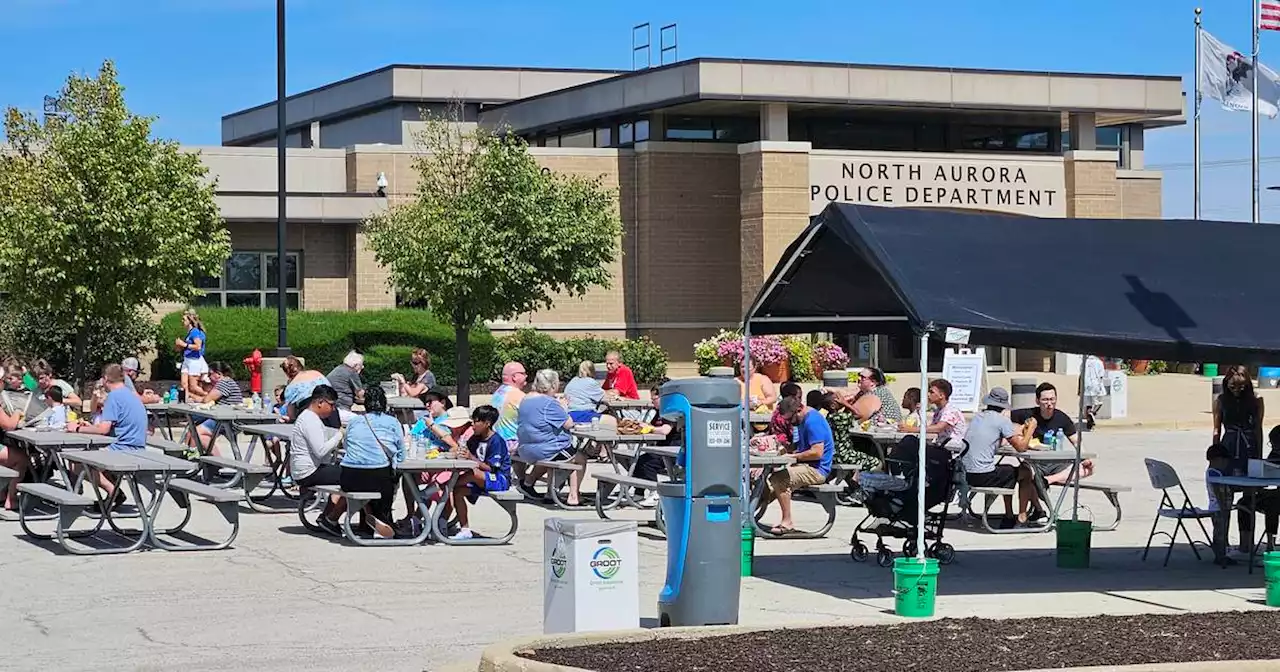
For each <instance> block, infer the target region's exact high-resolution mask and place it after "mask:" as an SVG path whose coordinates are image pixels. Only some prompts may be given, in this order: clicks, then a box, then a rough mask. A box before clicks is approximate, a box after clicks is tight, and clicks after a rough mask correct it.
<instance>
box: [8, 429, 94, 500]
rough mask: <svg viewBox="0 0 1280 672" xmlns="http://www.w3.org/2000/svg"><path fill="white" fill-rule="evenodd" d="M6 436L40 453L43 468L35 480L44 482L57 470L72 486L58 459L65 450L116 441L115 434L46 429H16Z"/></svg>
mask: <svg viewBox="0 0 1280 672" xmlns="http://www.w3.org/2000/svg"><path fill="white" fill-rule="evenodd" d="M5 436H8V437H9V438H10V439H12V440H13V441H14V442H16V443H18V444H20V445H22V446H26V447H27V448H30V449H32V450H33V451H38V452H39V453H40V455H41V460H40V462H41V470H40V472H39V473H37V474H36V475H35V476H36V477H35V482H37V483H44V482H45V481H47V480H49V479H50V478H51V477H52V476H53V473H54V471H55V470H56V471H57V472H58V475H59V476H61V477H62V479H63V483H64V484H66V486H67V487H70V486H71V480H70V478H68V476H67V471H66V469H65V467H64V466H63V464H62V462H61V460H59V459H58V456H59V455H60V454H61V453H62V452H63V451H65V450H68V449H73V450H89V449H91V448H101V447H103V446H109V445H111V444H113V443H115V441H116V439H115V437H114V436H103V435H101V434H81V433H80V432H63V431H45V430H42V429H16V430H14V431H12V432H8V433H6V434H5ZM30 453H31V451H28V454H30Z"/></svg>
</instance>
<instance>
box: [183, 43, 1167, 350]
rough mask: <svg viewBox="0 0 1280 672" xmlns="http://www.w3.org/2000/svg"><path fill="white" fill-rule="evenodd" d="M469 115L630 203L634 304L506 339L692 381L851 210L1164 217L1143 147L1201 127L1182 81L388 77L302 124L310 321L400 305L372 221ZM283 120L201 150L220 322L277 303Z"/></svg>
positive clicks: (618, 291) (421, 72)
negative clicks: (575, 342) (633, 356)
mask: <svg viewBox="0 0 1280 672" xmlns="http://www.w3.org/2000/svg"><path fill="white" fill-rule="evenodd" d="M450 102H460V103H461V104H462V105H463V110H464V115H465V116H464V119H465V122H466V123H476V124H480V125H482V126H486V127H496V126H499V125H504V126H507V127H509V128H511V129H512V130H514V131H515V132H517V133H519V134H520V135H522V136H523V137H525V138H527V139H528V141H529V143H530V145H531V148H532V152H533V154H534V155H535V156H536V157H537V158H538V160H539V161H540V162H541V163H542V164H543V165H544V166H546V167H547V168H549V169H551V170H554V171H558V172H565V173H578V174H584V175H602V176H604V179H605V181H606V183H607V184H608V185H609V186H610V187H612V188H614V189H616V190H617V192H618V196H619V207H620V209H621V213H620V214H621V218H622V221H623V224H624V235H623V237H622V240H621V241H620V243H619V244H620V245H621V250H622V255H621V260H620V261H619V262H618V263H617V264H616V266H615V267H614V268H613V275H614V282H613V286H612V287H611V288H610V289H608V290H597V291H594V292H592V293H591V294H590V295H589V296H587V297H584V298H582V299H573V300H570V299H565V300H562V301H559V302H558V303H557V305H556V306H555V308H554V309H552V310H548V311H541V312H538V313H535V314H531V315H526V316H522V317H521V318H520V319H518V320H516V321H513V322H511V323H497V324H493V325H492V327H493V328H494V329H495V330H497V331H502V330H506V329H513V328H515V327H517V326H520V325H530V326H535V327H537V328H539V329H543V330H546V331H549V332H553V333H559V334H563V335H570V334H581V333H594V334H599V335H608V336H621V335H637V334H647V335H649V336H651V337H652V338H654V339H655V340H656V341H658V342H660V343H662V344H663V345H665V346H666V347H667V348H668V349H669V351H670V352H671V354H672V358H673V359H675V360H688V359H691V357H692V350H691V344H692V343H693V342H694V341H696V340H698V339H700V338H702V337H704V336H706V335H707V334H711V333H714V332H715V331H717V330H718V329H720V328H724V327H732V326H734V325H736V324H738V322H739V321H740V320H741V316H742V312H743V309H744V306H745V305H746V303H747V302H748V301H749V300H750V299H751V298H753V297H754V295H755V293H756V291H757V290H758V289H759V286H760V284H761V282H762V281H763V279H764V277H765V275H766V274H767V273H768V272H769V271H770V269H771V268H772V267H773V264H774V263H775V262H776V260H777V258H778V256H779V255H780V254H781V252H782V250H783V249H784V248H785V247H786V245H787V244H788V243H789V242H790V241H791V240H792V239H793V238H794V236H795V235H796V234H797V233H798V232H799V231H800V230H801V229H802V228H803V227H804V226H805V224H806V223H807V221H808V217H809V216H810V215H812V214H814V213H816V212H818V211H819V210H821V209H822V207H823V206H824V205H825V204H826V203H827V202H828V201H830V200H845V201H853V202H860V203H872V204H887V205H895V206H907V207H946V208H974V209H982V210H991V211H999V212H1008V213H1012V214H1021V215H1035V216H1042V217H1110V218H1158V217H1160V200H1161V179H1160V177H1161V176H1160V174H1159V173H1158V172H1154V171H1149V170H1146V169H1145V168H1144V162H1143V139H1144V135H1145V133H1146V131H1147V129H1153V128H1160V127H1165V126H1173V125H1181V124H1183V123H1185V118H1184V116H1183V110H1184V96H1183V93H1182V83H1181V80H1180V79H1179V78H1178V77H1159V76H1151V77H1149V76H1131V75H1100V74H1094V75H1087V74H1070V73H1045V72H1016V71H989V70H981V71H980V70H958V69H951V68H922V67H896V66H874V65H851V64H839V63H797V62H782V61H741V60H724V59H694V60H689V61H681V62H678V63H674V64H671V65H666V66H663V67H657V68H651V69H647V70H639V71H633V72H616V71H599V70H544V69H531V68H479V67H437V66H406V65H393V66H388V67H385V68H382V69H380V70H376V71H373V72H369V73H366V74H362V75H358V76H356V77H353V78H350V79H347V80H343V81H340V82H336V83H333V84H330V85H327V86H324V87H321V88H319V89H315V90H312V91H307V92H304V93H300V94H297V95H295V96H292V97H291V98H290V99H289V101H288V103H287V105H286V107H287V109H286V116H287V119H288V144H289V146H290V147H291V149H290V151H289V155H288V163H289V173H288V181H289V183H288V185H287V189H288V193H289V221H290V224H289V229H288V235H289V244H288V247H289V250H290V252H289V256H288V260H287V261H288V263H289V264H290V268H291V269H292V270H291V271H290V282H289V287H288V288H289V290H290V291H291V295H290V302H291V303H295V302H296V304H297V305H299V306H300V307H302V308H303V309H308V310H356V309H368V308H382V307H389V306H393V305H395V302H396V299H395V295H394V292H393V290H392V289H391V288H389V287H388V286H387V275H386V273H385V272H384V271H383V270H382V269H380V268H378V266H377V264H376V263H375V262H374V260H373V258H372V254H371V253H370V252H369V251H368V250H367V249H366V248H365V245H364V241H363V238H362V235H361V234H360V232H359V230H358V223H359V221H360V220H361V219H362V218H363V217H365V216H367V215H368V214H370V213H372V212H375V211H377V210H378V209H380V208H384V207H386V205H387V202H388V201H389V200H390V201H394V200H395V199H397V198H403V197H407V196H409V195H410V194H411V193H412V191H413V188H414V174H413V171H412V169H411V168H410V162H411V159H412V157H413V155H414V152H415V151H416V150H415V148H414V147H413V144H414V143H413V133H414V130H415V128H417V127H418V126H419V125H420V124H421V123H422V118H423V117H422V111H423V110H426V111H442V110H443V109H444V108H445V106H446V105H448V104H449V103H450ZM275 122H276V112H275V105H274V103H271V104H266V105H262V106H259V107H256V108H252V109H249V110H243V111H240V112H235V113H232V114H230V115H227V116H226V117H224V118H223V120H222V136H223V146H221V147H215V148H200V149H201V151H202V152H203V156H204V160H205V162H206V163H207V164H208V165H209V166H210V168H211V171H212V173H213V174H214V175H216V176H217V177H218V180H219V182H218V191H219V196H218V198H219V202H220V205H221V207H222V212H223V215H224V216H225V217H226V219H227V222H228V226H229V227H230V229H231V233H232V244H233V248H234V250H235V253H234V254H233V256H232V259H231V260H230V262H229V263H228V268H227V272H226V273H224V276H223V277H222V278H210V279H208V281H207V283H206V285H207V289H208V290H209V291H210V294H209V296H208V297H207V298H206V301H207V302H209V303H211V304H218V305H262V306H270V305H274V302H275V293H274V292H275V290H274V277H275V276H274V272H275V271H274V269H275V254H274V249H275V216H276V201H275V190H276V183H275V150H274V145H275V131H276V124H275ZM379 176H383V177H385V180H386V187H385V189H384V190H383V192H384V195H379V194H378V187H377V183H378V179H379ZM268 290H270V291H268ZM884 341H885V342H880V340H878V339H877V340H869V339H862V340H856V339H855V341H854V342H853V343H852V345H853V346H854V347H853V350H854V352H855V354H860V355H861V357H862V358H863V359H874V360H876V361H877V362H878V363H880V364H881V365H882V366H885V367H886V368H889V369H891V370H892V369H894V368H896V367H898V366H906V367H908V368H910V366H911V357H912V348H913V347H914V344H913V343H910V342H906V343H892V342H889V339H884ZM859 346H860V347H859ZM1042 357H1043V353H1020V354H1019V355H1014V354H1013V353H1010V352H1007V351H1006V352H1002V353H1000V356H999V357H998V358H997V359H996V361H995V362H994V363H995V364H996V365H1014V364H1017V365H1018V366H1020V367H1022V368H1027V367H1030V368H1040V367H1041V366H1042V361H1043V359H1042ZM1014 360H1018V361H1014Z"/></svg>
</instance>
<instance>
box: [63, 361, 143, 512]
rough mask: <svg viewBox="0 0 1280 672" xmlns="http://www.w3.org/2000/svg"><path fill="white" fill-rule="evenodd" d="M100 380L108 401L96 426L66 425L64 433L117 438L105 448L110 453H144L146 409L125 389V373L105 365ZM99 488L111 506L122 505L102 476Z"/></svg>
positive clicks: (114, 366)
mask: <svg viewBox="0 0 1280 672" xmlns="http://www.w3.org/2000/svg"><path fill="white" fill-rule="evenodd" d="M102 378H103V380H105V381H106V384H107V401H106V403H105V404H103V407H102V416H101V417H100V418H99V419H98V422H97V423H93V424H90V423H87V422H77V423H74V424H72V425H68V427H67V429H68V430H69V431H72V432H76V433H80V434H100V435H102V436H114V437H116V441H115V443H113V444H111V445H110V446H108V449H109V450H146V447H147V409H146V407H145V406H143V405H142V400H141V399H139V398H138V395H137V394H134V393H133V392H130V391H129V388H128V387H126V386H125V384H124V378H125V376H124V369H123V368H121V366H120V365H119V364H108V365H107V368H106V369H104V370H103V372H102ZM98 485H99V486H100V487H101V488H102V490H103V492H105V493H106V494H107V500H106V501H109V502H112V506H119V505H120V503H121V502H123V501H124V493H123V492H117V491H116V487H115V485H114V484H113V483H112V482H111V480H110V479H108V478H107V477H106V476H105V475H103V474H101V473H99V474H98Z"/></svg>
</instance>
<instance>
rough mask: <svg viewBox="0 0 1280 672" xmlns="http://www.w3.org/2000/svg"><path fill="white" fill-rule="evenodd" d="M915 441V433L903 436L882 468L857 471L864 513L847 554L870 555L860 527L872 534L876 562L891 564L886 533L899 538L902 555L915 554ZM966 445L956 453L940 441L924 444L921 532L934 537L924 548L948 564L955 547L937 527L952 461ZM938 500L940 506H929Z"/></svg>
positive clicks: (950, 490) (946, 502) (942, 519)
mask: <svg viewBox="0 0 1280 672" xmlns="http://www.w3.org/2000/svg"><path fill="white" fill-rule="evenodd" d="M919 445H920V439H919V437H916V436H907V437H904V438H903V439H902V440H901V441H899V442H898V445H896V446H894V447H893V449H892V450H891V451H890V452H889V456H888V458H887V459H886V460H885V462H886V466H887V473H864V474H862V475H860V476H859V484H860V485H861V486H862V489H863V491H864V492H865V499H864V501H863V505H864V506H866V507H867V517H866V518H864V519H863V521H862V522H861V523H858V527H857V528H855V529H854V531H853V536H852V538H850V540H849V543H850V544H852V546H853V548H852V549H851V550H850V551H849V557H851V558H853V560H855V561H856V562H865V561H866V559H867V556H868V555H869V550H868V549H867V546H866V544H864V543H862V541H861V540H860V539H858V534H860V533H862V534H874V535H875V536H876V564H878V565H880V566H881V567H889V566H891V565H893V551H892V550H890V549H889V547H888V546H886V545H885V543H884V538H885V537H892V538H895V539H904V540H905V541H904V542H903V544H902V554H903V555H904V556H913V555H915V554H916V534H917V530H916V523H917V511H916V507H917V506H918V497H919V491H918V490H916V488H917V487H919V484H920V479H919V477H918V475H919V471H920V470H919V469H918V468H917V467H918V464H919V455H920V449H919ZM968 449H969V445H968V443H965V447H964V451H961V452H959V453H953V452H952V451H951V450H949V449H947V448H945V447H943V446H940V445H929V446H926V447H925V469H924V474H925V478H924V487H925V493H924V501H925V507H926V510H927V512H926V514H925V523H924V538H925V539H926V540H927V541H932V542H933V543H932V544H930V545H929V546H928V548H926V549H925V555H926V556H927V557H931V558H936V559H937V560H938V562H939V563H941V564H944V565H948V564H951V561H952V560H955V557H956V549H955V547H953V546H952V545H951V544H948V543H946V542H944V541H943V540H942V532H943V529H944V528H945V527H946V521H947V515H948V511H947V509H948V508H949V507H950V506H951V500H952V498H953V497H954V495H955V489H956V477H955V474H956V463H957V461H958V460H959V459H960V456H962V455H964V452H965V451H967V450H968ZM938 506H941V507H942V510H941V511H933V509H934V508H935V507H938Z"/></svg>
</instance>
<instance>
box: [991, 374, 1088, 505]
mask: <svg viewBox="0 0 1280 672" xmlns="http://www.w3.org/2000/svg"><path fill="white" fill-rule="evenodd" d="M1031 418H1035V419H1036V424H1035V428H1036V431H1035V440H1036V441H1039V442H1040V443H1042V444H1046V445H1047V444H1048V443H1050V442H1051V441H1053V440H1054V439H1053V438H1052V437H1053V436H1054V435H1055V434H1057V432H1058V430H1062V435H1063V436H1065V437H1066V438H1067V440H1068V441H1070V442H1071V445H1072V447H1075V446H1078V445H1080V435H1079V434H1077V433H1076V423H1074V422H1072V421H1071V416H1069V415H1067V414H1066V413H1063V412H1062V411H1061V410H1059V409H1058V388H1056V387H1054V386H1053V383H1040V385H1038V386H1037V387H1036V407H1035V408H1021V409H1018V410H1015V411H1013V413H1011V414H1010V419H1011V420H1012V421H1013V423H1014V424H1017V425H1021V424H1024V423H1026V422H1027V420H1029V419H1031ZM1046 439H1047V440H1046ZM1057 448H1058V450H1065V448H1066V447H1065V446H1058V447H1057ZM1036 468H1037V470H1039V471H1040V473H1041V475H1043V476H1044V480H1045V482H1046V483H1048V484H1050V485H1062V484H1064V483H1066V482H1067V479H1068V478H1070V477H1071V464H1070V463H1067V462H1042V463H1038V464H1036ZM1093 468H1094V467H1093V460H1082V461H1081V462H1080V478H1089V477H1090V476H1092V475H1093Z"/></svg>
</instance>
